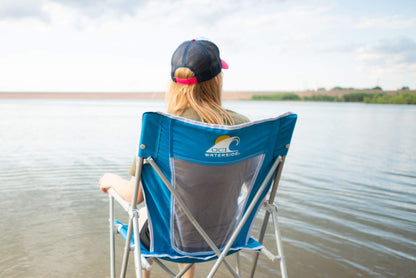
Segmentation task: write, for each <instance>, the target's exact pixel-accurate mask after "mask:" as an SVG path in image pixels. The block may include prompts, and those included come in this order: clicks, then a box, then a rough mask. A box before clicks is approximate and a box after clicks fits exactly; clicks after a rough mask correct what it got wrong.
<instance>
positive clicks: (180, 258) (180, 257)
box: [114, 220, 264, 263]
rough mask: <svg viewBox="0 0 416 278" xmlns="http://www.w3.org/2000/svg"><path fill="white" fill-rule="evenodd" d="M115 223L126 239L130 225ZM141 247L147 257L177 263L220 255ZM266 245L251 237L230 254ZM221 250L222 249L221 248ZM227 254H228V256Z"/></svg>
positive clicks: (234, 248)
mask: <svg viewBox="0 0 416 278" xmlns="http://www.w3.org/2000/svg"><path fill="white" fill-rule="evenodd" d="M114 225H115V226H116V228H117V231H118V232H119V234H120V235H121V236H122V237H123V238H124V239H126V238H127V229H128V226H127V225H126V224H123V223H121V222H119V221H117V220H115V221H114ZM133 235H134V231H133ZM133 235H132V237H131V241H130V248H134V246H135V242H134V236H133ZM140 247H141V248H140V249H141V254H142V255H143V256H144V257H146V258H150V257H156V258H159V259H163V260H167V261H171V262H175V263H200V262H207V261H211V260H215V259H217V258H218V256H217V255H216V254H215V253H214V252H212V255H206V254H204V255H198V254H196V255H189V254H186V255H184V254H182V253H170V254H167V253H155V252H150V251H149V250H148V249H147V248H146V247H145V246H143V244H140ZM263 248H264V246H263V245H261V244H260V243H259V242H258V241H257V240H255V239H254V238H252V237H250V238H249V240H248V242H247V244H246V245H244V246H238V247H233V248H231V250H230V251H229V252H228V255H231V254H234V253H235V252H238V251H239V250H243V249H245V250H251V251H257V252H260V251H261V249H263ZM220 251H222V250H221V249H220ZM228 255H227V256H228Z"/></svg>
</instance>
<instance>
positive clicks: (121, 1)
mask: <svg viewBox="0 0 416 278" xmlns="http://www.w3.org/2000/svg"><path fill="white" fill-rule="evenodd" d="M160 1H163V2H166V1H165V0H160ZM146 3H148V1H144V0H140V1H139V0H89V1H83V0H70V1H68V0H19V1H16V0H2V1H1V2H0V20H22V19H36V20H40V21H42V22H48V23H49V22H50V19H51V17H52V16H53V15H52V14H51V11H50V9H48V7H50V6H56V5H59V6H61V7H63V8H67V9H72V10H74V11H76V12H78V13H79V15H81V16H86V17H89V18H99V17H102V16H112V17H120V16H134V15H135V14H136V12H137V10H138V8H139V7H143V6H145V5H146Z"/></svg>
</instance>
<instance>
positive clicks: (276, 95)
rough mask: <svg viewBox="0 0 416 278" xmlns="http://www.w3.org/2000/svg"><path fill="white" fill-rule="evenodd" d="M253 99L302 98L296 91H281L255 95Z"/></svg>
mask: <svg viewBox="0 0 416 278" xmlns="http://www.w3.org/2000/svg"><path fill="white" fill-rule="evenodd" d="M252 99H253V100H301V98H300V96H298V95H297V94H294V93H281V94H273V95H254V96H252Z"/></svg>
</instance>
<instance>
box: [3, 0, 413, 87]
mask: <svg viewBox="0 0 416 278" xmlns="http://www.w3.org/2000/svg"><path fill="white" fill-rule="evenodd" d="M193 38H206V39H209V40H212V41H213V42H215V43H216V44H217V45H218V46H219V48H220V51H221V56H222V58H223V59H224V60H225V61H227V63H228V64H229V66H230V69H229V70H226V71H225V73H224V74H225V77H224V89H225V90H243V91H248V90H256V91H264V90H267V91H274V90H277V91H282V90H304V89H316V88H319V87H326V88H332V87H334V86H343V87H356V88H369V87H374V86H376V85H379V86H381V87H382V88H383V89H397V88H401V87H402V86H409V87H410V88H413V89H416V1H414V0H409V1H405V0H396V1H393V0H387V1H386V0H365V1H363V0H345V1H341V0H333V1H331V0H316V1H315V0H309V1H306V0H287V1H284V0H280V1H279V0H253V1H245V0H242V1H238V0H234V1H233V0H221V1H208V0H196V1H194V0H192V1H191V0H171V1H169V0H154V1H144V0H119V1H117V0H19V1H16V0H0V91H38V92H39V91H63V92H73V91H76V92H91V91H92V92H138V91H147V92H149V91H150V92H158V91H160V92H161V91H165V90H166V88H167V86H168V81H169V78H170V58H171V55H172V53H173V51H174V50H175V48H176V47H177V46H178V45H179V44H180V43H181V42H182V41H184V40H188V39H193Z"/></svg>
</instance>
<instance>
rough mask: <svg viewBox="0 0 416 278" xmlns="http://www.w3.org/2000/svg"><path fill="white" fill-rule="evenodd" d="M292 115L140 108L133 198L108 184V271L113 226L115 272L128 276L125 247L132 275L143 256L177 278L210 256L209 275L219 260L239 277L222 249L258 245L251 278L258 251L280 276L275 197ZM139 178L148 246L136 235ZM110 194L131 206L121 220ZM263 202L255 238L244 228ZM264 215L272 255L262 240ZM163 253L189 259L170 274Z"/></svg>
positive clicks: (230, 250) (175, 258)
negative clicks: (203, 116)
mask: <svg viewBox="0 0 416 278" xmlns="http://www.w3.org/2000/svg"><path fill="white" fill-rule="evenodd" d="M296 119H297V115H296V114H292V113H286V114H284V115H281V116H279V117H276V118H271V119H266V120H261V121H255V122H250V123H245V124H240V125H235V126H224V125H215V124H206V123H201V122H196V121H193V120H189V119H185V118H182V117H178V116H173V115H170V114H165V113H156V112H147V113H144V114H143V119H142V129H141V136H140V143H139V148H138V155H137V158H136V186H135V189H134V194H133V195H134V196H133V200H132V201H131V203H129V202H126V201H125V200H123V199H122V198H121V197H120V196H119V195H118V194H117V193H116V192H115V191H114V190H110V191H109V198H110V255H111V277H115V259H114V258H115V250H114V249H115V247H114V246H115V243H114V237H115V234H116V233H117V232H118V233H120V234H121V235H123V236H124V238H125V239H126V245H125V249H124V256H123V262H122V266H121V275H120V276H121V277H125V275H126V269H127V263H128V259H129V252H130V251H131V250H133V251H134V258H135V260H134V261H135V267H136V275H137V277H141V270H142V268H146V269H150V265H149V264H148V262H147V260H146V259H148V258H153V259H154V260H156V262H157V263H159V264H161V265H162V268H163V269H165V270H166V271H167V272H168V273H169V274H171V275H172V276H174V277H181V276H182V275H183V274H184V273H185V272H186V271H187V270H188V269H189V268H190V267H191V266H192V264H193V263H198V262H205V261H209V260H216V262H215V264H214V265H213V267H212V269H211V270H210V272H209V273H208V274H207V277H213V276H214V274H215V273H216V271H217V269H218V267H219V266H220V265H221V264H222V263H224V264H225V266H226V267H227V268H228V269H229V271H230V273H231V274H232V275H233V276H234V277H240V276H239V273H240V270H239V266H237V270H234V268H233V267H232V266H231V264H230V263H229V262H228V261H227V259H226V256H227V255H230V254H232V253H235V252H238V251H240V250H242V249H248V250H254V251H257V252H256V255H255V258H254V260H253V267H252V273H251V277H253V276H254V272H255V269H256V265H257V260H258V255H259V252H260V253H262V254H264V255H266V256H267V257H268V258H269V259H271V260H273V261H274V260H279V261H280V270H281V276H282V277H287V273H286V265H285V258H284V255H283V249H282V243H281V239H280V232H279V228H278V222H277V206H276V205H275V204H274V199H275V195H276V192H277V187H278V183H279V179H280V175H281V172H282V168H283V164H284V161H285V157H286V154H287V152H288V149H289V145H290V141H291V138H292V133H293V130H294V127H295V123H296ZM140 183H141V184H142V188H143V194H144V198H145V204H146V207H147V211H148V226H149V232H150V243H151V244H150V248H149V249H147V248H146V247H144V246H143V245H142V244H140V237H139V224H138V223H139V213H138V209H137V204H136V203H137V194H138V188H139V184H140ZM268 193H269V194H268ZM114 200H116V201H117V202H118V203H119V204H120V205H121V206H122V207H123V208H124V209H125V210H126V211H127V212H128V213H129V221H128V224H127V225H124V224H121V223H119V222H117V221H116V222H115V220H114ZM262 207H263V208H265V209H266V213H265V217H264V220H263V225H262V228H261V231H260V235H259V237H258V238H257V240H255V239H254V238H252V237H250V232H251V229H252V225H253V222H254V218H255V216H256V214H257V212H258V211H259V209H260V208H262ZM270 215H272V219H273V222H274V228H275V236H276V243H277V252H278V254H277V255H274V254H272V253H271V252H270V251H268V249H267V248H266V247H265V246H263V245H262V241H263V238H264V234H265V230H266V226H267V224H268V220H269V217H270ZM136 243H139V244H136ZM162 260H167V261H172V262H177V263H187V267H185V268H184V269H183V270H182V271H180V272H179V273H178V274H175V273H173V271H171V270H170V269H169V268H168V267H167V266H165V265H164V264H163V263H162ZM237 261H239V260H237Z"/></svg>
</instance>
